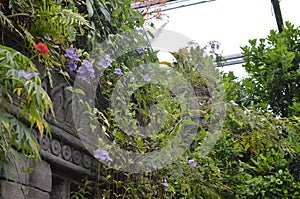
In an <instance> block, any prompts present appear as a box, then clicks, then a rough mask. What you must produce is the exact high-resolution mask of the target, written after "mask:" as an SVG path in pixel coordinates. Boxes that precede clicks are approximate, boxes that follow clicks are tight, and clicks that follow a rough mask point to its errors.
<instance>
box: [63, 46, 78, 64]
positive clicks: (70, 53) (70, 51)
mask: <svg viewBox="0 0 300 199" xmlns="http://www.w3.org/2000/svg"><path fill="white" fill-rule="evenodd" d="M65 57H67V58H70V59H72V60H75V61H78V60H79V58H78V54H77V53H76V48H72V47H71V48H69V49H67V50H66V54H65Z"/></svg>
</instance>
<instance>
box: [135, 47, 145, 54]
mask: <svg viewBox="0 0 300 199" xmlns="http://www.w3.org/2000/svg"><path fill="white" fill-rule="evenodd" d="M136 52H137V53H138V54H143V53H144V50H143V48H137V49H136Z"/></svg>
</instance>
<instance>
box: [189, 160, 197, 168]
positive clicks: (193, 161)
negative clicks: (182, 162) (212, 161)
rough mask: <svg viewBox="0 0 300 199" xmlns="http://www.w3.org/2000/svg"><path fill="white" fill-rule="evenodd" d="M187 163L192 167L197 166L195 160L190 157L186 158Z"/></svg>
mask: <svg viewBox="0 0 300 199" xmlns="http://www.w3.org/2000/svg"><path fill="white" fill-rule="evenodd" d="M187 163H188V164H189V166H190V167H192V168H194V167H196V166H197V163H196V162H195V160H194V159H190V160H187Z"/></svg>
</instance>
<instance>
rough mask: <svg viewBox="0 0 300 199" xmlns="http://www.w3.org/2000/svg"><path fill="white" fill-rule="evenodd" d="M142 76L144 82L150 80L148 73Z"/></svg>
mask: <svg viewBox="0 0 300 199" xmlns="http://www.w3.org/2000/svg"><path fill="white" fill-rule="evenodd" d="M143 78H144V80H145V81H146V82H150V81H151V77H150V76H149V75H147V74H146V75H143Z"/></svg>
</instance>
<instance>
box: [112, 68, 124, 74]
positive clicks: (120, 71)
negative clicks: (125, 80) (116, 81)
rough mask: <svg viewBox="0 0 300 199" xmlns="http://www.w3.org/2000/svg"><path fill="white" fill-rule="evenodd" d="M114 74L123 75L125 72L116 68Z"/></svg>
mask: <svg viewBox="0 0 300 199" xmlns="http://www.w3.org/2000/svg"><path fill="white" fill-rule="evenodd" d="M114 74H117V75H122V74H123V72H122V70H121V69H120V68H115V70H114Z"/></svg>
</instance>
